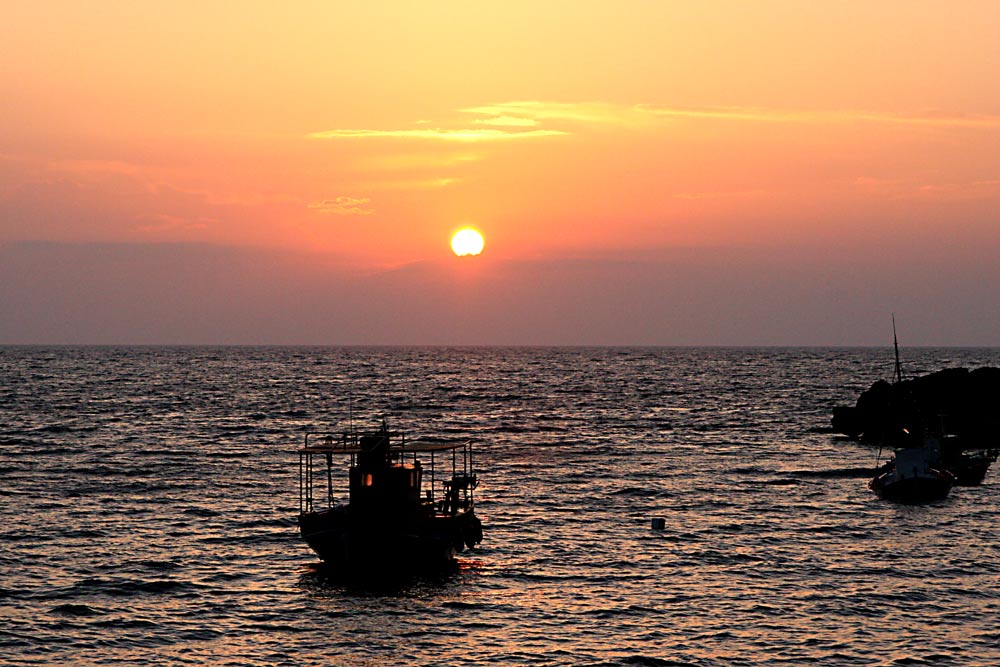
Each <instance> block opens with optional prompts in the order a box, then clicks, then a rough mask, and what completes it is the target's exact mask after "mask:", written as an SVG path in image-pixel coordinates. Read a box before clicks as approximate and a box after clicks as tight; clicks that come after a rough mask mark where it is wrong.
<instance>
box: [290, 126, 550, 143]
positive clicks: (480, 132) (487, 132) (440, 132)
mask: <svg viewBox="0 0 1000 667" xmlns="http://www.w3.org/2000/svg"><path fill="white" fill-rule="evenodd" d="M565 134H567V133H566V132H562V131H560V130H527V131H524V132H506V131H504V130H497V129H490V128H487V129H462V130H445V129H440V128H438V129H429V130H324V131H323V132H313V133H312V134H310V135H309V136H310V137H311V138H313V139H425V140H433V141H454V142H460V143H478V142H496V141H517V140H521V139H537V138H539V137H556V136H560V135H565Z"/></svg>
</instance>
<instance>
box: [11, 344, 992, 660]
mask: <svg viewBox="0 0 1000 667" xmlns="http://www.w3.org/2000/svg"><path fill="white" fill-rule="evenodd" d="M902 356H903V364H904V366H903V370H904V372H905V373H906V374H908V375H918V374H922V373H925V372H929V371H933V370H938V369H941V368H946V367H955V366H964V367H967V368H974V367H979V366H986V365H992V366H1000V349H930V348H919V349H917V348H904V349H903V350H902ZM892 369H893V354H892V350H891V349H890V348H864V349H861V348H858V349H820V348H801V349H782V348H530V347H512V348H498V347H456V348H445V347H399V348H396V347H379V348H363V347H347V348H338V347H2V348H0V666H8V665H139V666H142V665H241V666H243V665H338V666H339V665H343V666H347V667H383V666H385V667H389V666H400V665H404V666H406V665H417V666H438V665H444V666H449V665H477V666H487V665H531V666H553V667H554V666H563V665H565V666H582V667H598V666H600V667H613V666H614V667H617V666H623V667H626V666H632V667H644V666H650V667H663V666H697V667H723V666H729V665H837V666H841V665H844V666H850V665H885V666H894V665H997V664H1000V624H998V620H1000V542H998V539H997V537H998V528H997V526H998V520H1000V470H997V469H994V470H991V471H990V473H989V474H988V476H987V478H986V481H985V483H984V484H983V485H982V486H981V487H977V488H956V489H955V490H954V491H953V492H952V494H951V495H950V496H949V497H948V498H947V500H944V501H942V502H938V503H934V504H930V505H920V506H904V505H895V504H892V503H888V502H885V501H881V500H879V499H878V498H876V497H875V496H874V495H873V494H872V492H871V491H869V490H868V488H867V483H868V474H867V473H866V472H865V470H866V469H870V468H872V467H874V465H875V462H876V458H877V456H878V451H877V450H875V449H873V448H872V447H870V446H867V445H864V444H861V443H858V442H854V441H851V440H848V439H846V438H843V437H840V436H837V435H836V434H833V433H832V432H830V429H829V424H830V416H831V412H832V408H833V407H834V406H836V405H850V404H853V403H854V401H855V399H856V398H857V396H858V394H859V393H860V392H861V391H862V390H864V389H865V388H867V387H868V386H869V385H870V384H871V383H872V382H874V381H876V380H878V379H881V378H889V377H891V375H892ZM383 418H385V419H386V420H387V421H388V423H389V424H390V427H391V428H393V429H399V430H402V431H404V432H406V433H407V435H408V437H412V438H417V437H422V438H428V439H432V440H438V441H441V440H465V439H471V440H472V441H473V443H474V447H475V464H476V472H477V473H478V475H479V477H480V480H481V483H480V485H479V488H478V489H477V490H476V508H477V514H478V515H479V516H480V518H481V519H482V522H483V525H484V533H485V536H484V539H483V542H482V544H481V545H479V546H478V547H476V548H475V549H473V550H467V551H465V552H463V553H461V554H459V557H458V563H457V566H456V567H455V568H452V569H450V570H445V571H439V572H418V573H409V574H407V573H405V568H404V567H402V566H403V565H405V562H406V559H407V557H408V555H407V554H406V553H400V554H398V559H399V562H400V565H401V567H400V569H399V572H396V571H392V572H386V573H385V574H386V576H385V578H384V580H383V579H382V578H381V577H375V578H374V580H373V579H372V578H367V577H365V578H362V577H357V576H355V574H354V573H351V572H342V571H330V569H329V568H327V567H324V566H323V565H322V564H321V563H320V561H319V559H318V558H317V557H316V556H315V555H314V554H313V553H312V552H311V551H310V550H309V548H308V547H307V546H306V544H305V543H304V542H303V541H302V540H301V539H300V537H299V535H298V530H297V524H296V517H297V514H298V511H299V498H298V492H299V490H298V455H297V453H296V450H297V448H298V447H300V446H301V445H302V443H303V439H304V437H305V434H306V433H308V432H318V431H330V430H334V431H335V430H339V429H343V428H346V427H348V426H349V425H350V424H353V425H354V426H355V427H364V426H368V425H370V426H377V425H378V424H379V423H380V421H381V420H382V419H383ZM344 463H345V465H346V462H344ZM342 472H344V473H346V470H343V471H342ZM655 519H662V520H663V528H662V529H656V528H654V527H653V522H654V520H655Z"/></svg>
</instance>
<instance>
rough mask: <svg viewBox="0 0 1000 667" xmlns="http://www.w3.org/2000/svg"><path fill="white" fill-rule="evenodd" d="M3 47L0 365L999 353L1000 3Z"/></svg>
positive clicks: (168, 25)
mask: <svg viewBox="0 0 1000 667" xmlns="http://www.w3.org/2000/svg"><path fill="white" fill-rule="evenodd" d="M3 17H4V20H3V21H2V22H0V43H2V44H4V47H3V49H0V93H2V94H0V344H76V343H79V344H321V345H368V344H378V345H393V344H431V345H484V344H495V345H888V344H890V342H891V319H890V317H891V314H892V313H895V315H896V321H897V325H898V326H899V331H900V342H901V344H903V345H906V344H911V345H1000V298H998V297H997V290H996V288H997V286H998V285H1000V261H998V260H997V258H998V257H1000V85H998V67H1000V40H998V39H996V34H997V29H998V27H1000V4H998V3H996V2H993V1H984V2H976V1H966V2H961V1H959V2H954V1H951V2H938V1H921V0H907V1H905V2H902V1H900V2H897V1H895V0H881V1H880V2H862V1H853V0H845V1H844V2H828V3H827V2H800V1H791V0H790V1H778V0H759V1H757V2H752V3H750V2H737V1H733V2H724V1H713V0H707V1H706V2H697V3H695V2H681V1H678V2H671V1H669V0H664V1H655V2H654V1H650V2H615V3H612V2H589V1H587V0H574V1H566V2H563V1H558V0H553V1H549V2H542V3H539V2H519V1H505V2H502V3H496V2H489V3H488V2H468V1H467V0H466V1H462V2H457V1H456V2H449V1H442V2H366V3H333V2H289V3H273V2H257V1H254V0H245V1H244V2H241V3H236V4H234V3H231V2H213V1H211V0H209V1H202V2H187V1H184V0H179V1H178V2H171V3H165V2H149V1H146V0H131V1H128V2H124V1H123V2H117V1H113V0H108V1H104V2H99V3H84V2H78V1H77V2H57V1H48V2H46V1H42V2H37V1H36V2H21V1H19V0H14V1H13V2H7V3H5V5H4V10H3ZM463 226H472V227H475V228H476V229H479V230H480V231H481V232H482V234H483V236H484V237H485V239H486V247H485V251H484V252H483V254H482V255H479V256H476V257H455V256H454V255H453V253H452V252H451V249H450V245H449V242H450V237H451V235H452V234H453V233H454V232H455V231H456V230H458V229H459V228H461V227H463Z"/></svg>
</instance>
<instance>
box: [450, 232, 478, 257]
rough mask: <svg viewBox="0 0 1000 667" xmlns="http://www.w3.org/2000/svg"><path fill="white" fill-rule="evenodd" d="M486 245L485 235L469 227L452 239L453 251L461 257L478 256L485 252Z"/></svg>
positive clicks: (456, 233)
mask: <svg viewBox="0 0 1000 667" xmlns="http://www.w3.org/2000/svg"><path fill="white" fill-rule="evenodd" d="M484 245H485V242H484V241H483V235H482V234H480V233H479V232H478V231H476V230H475V229H471V228H469V227H466V228H465V229H460V230H458V231H457V232H455V235H454V236H452V237H451V249H452V250H453V251H454V253H455V254H456V255H458V256H459V257H465V256H466V255H478V254H479V253H481V252H482V251H483V246H484Z"/></svg>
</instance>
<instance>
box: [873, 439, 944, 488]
mask: <svg viewBox="0 0 1000 667" xmlns="http://www.w3.org/2000/svg"><path fill="white" fill-rule="evenodd" d="M906 435H907V436H909V434H906ZM909 437H913V436H909ZM915 440H916V441H915V442H910V443H907V444H906V445H905V446H903V447H901V448H900V449H897V450H896V453H895V455H894V456H893V458H892V459H890V460H889V462H888V463H886V464H885V465H883V466H881V467H879V468H878V470H877V472H876V475H875V478H874V479H873V480H872V481H871V482H869V484H868V487H869V488H870V489H871V490H872V491H874V492H875V493H876V494H878V497H879V498H884V499H885V500H892V501H895V502H900V503H925V502H933V501H935V500H944V499H945V498H947V497H948V493H949V492H950V491H951V487H952V486H953V485H954V483H955V477H954V475H952V474H951V473H950V472H948V471H946V470H940V469H938V468H936V467H934V465H935V462H936V461H938V460H939V459H940V443H939V442H938V440H937V439H936V438H933V437H929V436H927V437H923V438H915Z"/></svg>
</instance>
